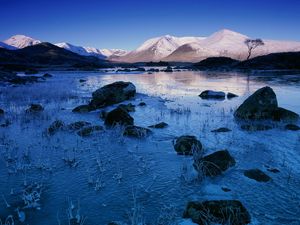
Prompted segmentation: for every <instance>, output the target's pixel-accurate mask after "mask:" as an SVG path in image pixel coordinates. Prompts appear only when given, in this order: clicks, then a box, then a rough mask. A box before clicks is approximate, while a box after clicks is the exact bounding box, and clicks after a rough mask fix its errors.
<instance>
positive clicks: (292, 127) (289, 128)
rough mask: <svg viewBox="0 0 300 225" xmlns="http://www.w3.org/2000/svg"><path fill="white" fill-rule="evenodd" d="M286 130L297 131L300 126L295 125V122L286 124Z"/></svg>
mask: <svg viewBox="0 0 300 225" xmlns="http://www.w3.org/2000/svg"><path fill="white" fill-rule="evenodd" d="M285 129H286V130H292V131H297V130H300V127H299V126H297V125H295V124H287V125H285Z"/></svg>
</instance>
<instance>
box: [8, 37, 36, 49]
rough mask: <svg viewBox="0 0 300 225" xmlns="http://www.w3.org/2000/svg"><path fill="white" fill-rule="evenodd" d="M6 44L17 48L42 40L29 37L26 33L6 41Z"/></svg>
mask: <svg viewBox="0 0 300 225" xmlns="http://www.w3.org/2000/svg"><path fill="white" fill-rule="evenodd" d="M4 43H5V44H7V45H9V46H13V47H15V48H25V47H28V46H32V45H36V44H40V43H41V41H39V40H36V39H33V38H31V37H27V36H25V35H15V36H12V37H10V38H9V39H7V40H5V41H4Z"/></svg>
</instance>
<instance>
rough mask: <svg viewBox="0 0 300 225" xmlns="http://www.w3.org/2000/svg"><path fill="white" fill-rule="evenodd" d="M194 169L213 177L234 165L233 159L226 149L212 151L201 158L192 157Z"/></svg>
mask: <svg viewBox="0 0 300 225" xmlns="http://www.w3.org/2000/svg"><path fill="white" fill-rule="evenodd" d="M194 160H195V161H194V167H195V169H196V170H197V171H198V172H199V173H201V174H203V175H205V176H209V177H215V176H218V175H220V174H222V172H224V171H226V170H227V169H228V168H230V167H232V166H234V165H235V159H234V158H233V157H232V156H231V155H230V154H229V152H228V151H227V150H221V151H217V152H214V153H212V154H210V155H207V156H204V157H203V158H198V159H194Z"/></svg>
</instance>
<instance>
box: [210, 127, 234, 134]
mask: <svg viewBox="0 0 300 225" xmlns="http://www.w3.org/2000/svg"><path fill="white" fill-rule="evenodd" d="M230 131H231V130H230V129H228V128H227V127H221V128H218V129H215V130H212V131H211V132H213V133H225V132H230Z"/></svg>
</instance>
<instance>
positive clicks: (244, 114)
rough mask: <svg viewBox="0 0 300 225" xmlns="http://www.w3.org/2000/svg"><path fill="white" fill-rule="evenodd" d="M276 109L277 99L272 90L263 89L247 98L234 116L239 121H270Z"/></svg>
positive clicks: (268, 88)
mask: <svg viewBox="0 0 300 225" xmlns="http://www.w3.org/2000/svg"><path fill="white" fill-rule="evenodd" d="M277 108H278V103H277V98H276V95H275V93H274V91H273V89H272V88H270V87H263V88H261V89H258V90H257V91H256V92H254V93H253V94H252V95H251V96H250V97H248V98H247V99H246V100H245V101H244V102H243V103H242V104H241V105H240V106H239V107H238V109H237V110H236V111H235V113H234V115H235V117H237V118H240V119H258V120H259V119H272V118H273V112H274V111H275V110H276V109H277Z"/></svg>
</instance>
